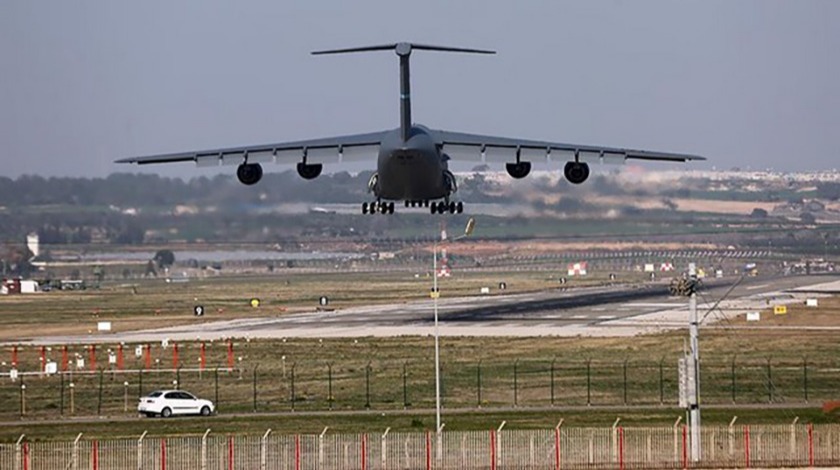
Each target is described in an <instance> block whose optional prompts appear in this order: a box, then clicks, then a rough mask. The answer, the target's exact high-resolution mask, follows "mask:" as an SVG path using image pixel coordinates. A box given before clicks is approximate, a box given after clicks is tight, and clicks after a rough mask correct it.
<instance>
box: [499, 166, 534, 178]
mask: <svg viewBox="0 0 840 470" xmlns="http://www.w3.org/2000/svg"><path fill="white" fill-rule="evenodd" d="M505 169H506V170H507V172H508V174H509V175H510V176H511V177H513V178H516V179H522V178H524V177H526V176H528V173H530V172H531V162H516V163H507V164H505Z"/></svg>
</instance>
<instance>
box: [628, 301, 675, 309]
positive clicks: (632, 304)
mask: <svg viewBox="0 0 840 470" xmlns="http://www.w3.org/2000/svg"><path fill="white" fill-rule="evenodd" d="M679 305H681V304H675V303H670V302H668V303H665V302H659V303H655V302H630V303H626V304H621V306H622V307H625V308H626V307H655V308H658V307H669V308H670V307H677V306H679Z"/></svg>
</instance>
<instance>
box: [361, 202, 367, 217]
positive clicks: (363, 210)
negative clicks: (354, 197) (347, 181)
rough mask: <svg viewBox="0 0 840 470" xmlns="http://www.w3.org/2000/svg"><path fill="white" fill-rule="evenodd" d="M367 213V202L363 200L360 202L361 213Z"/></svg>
mask: <svg viewBox="0 0 840 470" xmlns="http://www.w3.org/2000/svg"><path fill="white" fill-rule="evenodd" d="M367 213H368V203H366V202H363V203H362V214H367Z"/></svg>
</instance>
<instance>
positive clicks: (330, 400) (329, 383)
mask: <svg viewBox="0 0 840 470" xmlns="http://www.w3.org/2000/svg"><path fill="white" fill-rule="evenodd" d="M403 387H405V385H403ZM327 407H328V408H329V409H330V410H332V409H333V393H332V364H331V363H330V364H327Z"/></svg>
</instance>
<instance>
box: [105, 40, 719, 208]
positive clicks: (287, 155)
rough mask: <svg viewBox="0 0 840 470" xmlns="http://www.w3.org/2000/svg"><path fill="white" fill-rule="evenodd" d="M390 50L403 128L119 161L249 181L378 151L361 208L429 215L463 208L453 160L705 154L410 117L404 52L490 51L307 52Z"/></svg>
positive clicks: (516, 170) (515, 170) (520, 164)
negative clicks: (454, 127) (401, 206)
mask: <svg viewBox="0 0 840 470" xmlns="http://www.w3.org/2000/svg"><path fill="white" fill-rule="evenodd" d="M383 50H393V51H395V52H396V54H397V56H398V57H399V64H400V127H398V128H396V129H390V130H384V131H379V132H371V133H366V134H352V135H343V136H338V137H327V138H318V139H311V140H299V141H295V142H284V143H276V144H263V145H248V146H243V147H230V148H222V149H213V150H199V151H189V152H181V153H172V154H163V155H153V156H147V157H132V158H125V159H121V160H117V161H116V163H136V164H138V165H146V164H153V163H171V162H187V161H192V162H195V163H196V165H198V166H216V165H231V164H232V165H238V167H237V170H236V176H237V178H238V179H239V181H240V182H241V183H243V184H245V185H253V184H256V183H257V182H259V181H260V179H261V178H262V175H263V170H262V166H261V164H263V163H272V162H273V163H286V164H290V163H291V164H294V163H297V172H298V174H299V175H300V176H301V177H302V178H304V179H307V180H312V179H315V178H317V177H318V176H319V175H320V174H321V171H322V170H323V164H324V163H343V162H351V161H369V160H370V159H371V158H372V156H373V155H377V161H376V164H377V171H376V173H374V174H373V176H372V177H371V178H370V181H369V183H368V190H369V192H371V193H373V196H374V197H375V200H373V201H371V202H364V203H362V213H363V214H375V213H380V214H393V213H394V201H404V202H405V206H406V207H418V206H420V207H426V208H428V209H429V212H430V213H432V214H444V213H450V214H455V213H461V212H463V210H464V205H463V202H461V201H457V202H456V201H453V200H452V196H453V195H454V194H455V192H456V191H457V190H458V186H457V182H456V180H455V176H454V175H453V174H452V172H451V171H449V161H450V160H452V159H455V160H456V161H457V160H461V159H463V160H465V161H470V160H473V161H476V162H488V161H502V162H505V163H506V165H505V169H506V170H507V173H508V174H509V175H510V176H511V177H513V178H515V179H521V178H524V177H526V176H528V174H529V173H530V172H531V161H532V160H539V161H549V162H551V161H560V162H563V161H565V162H566V164H565V167H564V169H563V173H564V176H565V177H566V179H567V180H568V181H569V182H571V183H573V184H581V183H583V182H584V181H586V179H587V178H588V177H589V163H594V162H612V163H623V162H624V161H625V160H653V161H667V162H688V161H693V160H694V161H696V160H705V158H703V157H699V156H695V155H687V154H680V153H666V152H652V151H645V150H632V149H624V148H611V147H600V146H590V145H575V144H566V143H557V142H548V141H537V140H525V139H512V138H507V137H496V136H486V135H478V134H467V133H462V132H451V131H445V130H434V129H430V128H428V127H426V126H423V125H421V124H415V123H414V122H413V121H412V118H411V90H410V88H411V87H410V83H409V59H410V57H411V53H412V52H413V51H415V50H418V51H442V52H461V53H471V54H495V51H489V50H482V49H469V48H460V47H445V46H433V45H426V44H415V43H410V42H398V43H393V44H383V45H376V46H366V47H354V48H346V49H331V50H322V51H315V52H312V55H325V54H344V53H354V52H370V51H383Z"/></svg>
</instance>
